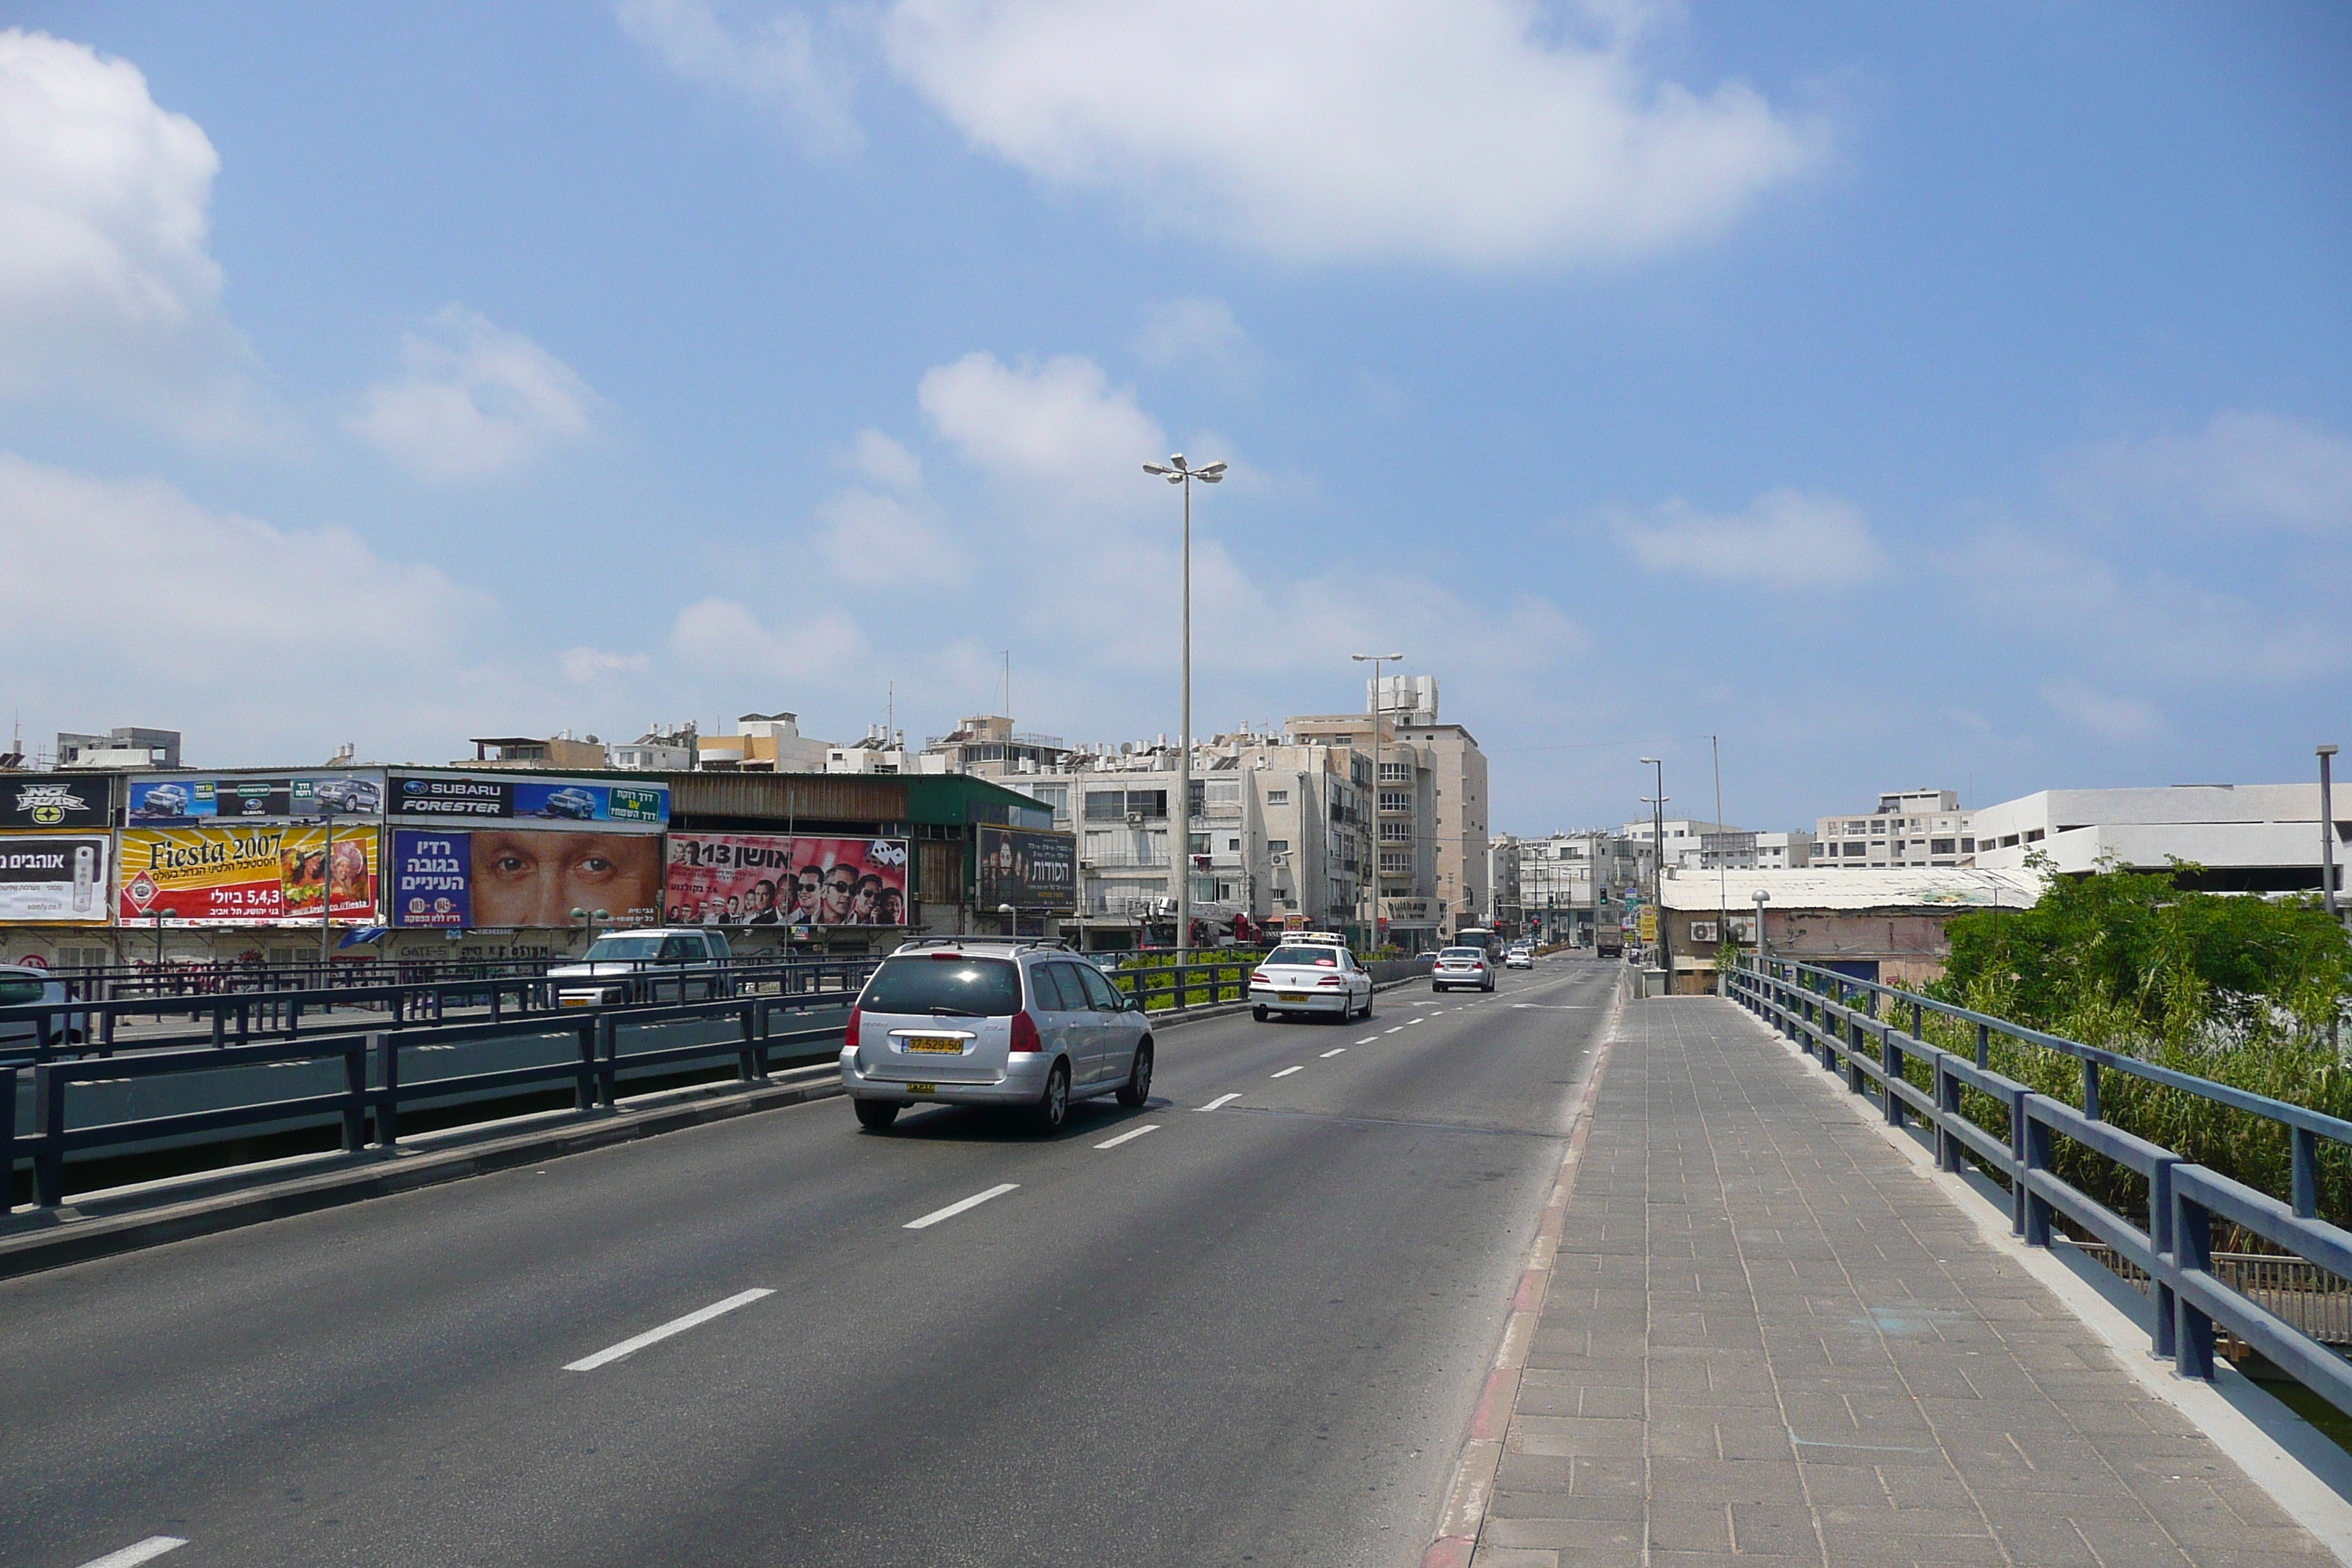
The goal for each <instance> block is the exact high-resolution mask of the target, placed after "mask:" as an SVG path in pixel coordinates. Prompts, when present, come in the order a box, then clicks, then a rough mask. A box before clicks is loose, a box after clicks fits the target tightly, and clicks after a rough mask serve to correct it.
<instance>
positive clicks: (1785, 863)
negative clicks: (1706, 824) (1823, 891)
mask: <svg viewBox="0 0 2352 1568" xmlns="http://www.w3.org/2000/svg"><path fill="white" fill-rule="evenodd" d="M1812 853H1813V836H1812V835H1811V834H1810V833H1804V832H1797V833H1743V832H1738V831H1736V830H1735V831H1733V832H1729V833H1708V834H1703V835H1701V836H1700V837H1699V847H1698V860H1697V863H1696V864H1697V869H1699V870H1702V871H1717V870H1722V871H1792V870H1801V869H1803V868H1805V867H1806V866H1808V865H1810V864H1811V860H1812ZM1682 864H1683V865H1684V866H1686V867H1687V866H1689V865H1691V864H1692V862H1691V861H1690V860H1689V859H1688V858H1685V859H1684V860H1683V861H1682Z"/></svg>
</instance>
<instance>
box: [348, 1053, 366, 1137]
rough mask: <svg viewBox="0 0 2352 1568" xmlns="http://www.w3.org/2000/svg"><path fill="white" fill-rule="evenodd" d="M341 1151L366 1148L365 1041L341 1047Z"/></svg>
mask: <svg viewBox="0 0 2352 1568" xmlns="http://www.w3.org/2000/svg"><path fill="white" fill-rule="evenodd" d="M342 1057H343V1097H344V1098H343V1152H344V1153H346V1154H356V1153H358V1152H360V1151H361V1150H362V1149H364V1148H366V1147H367V1104H368V1070H367V1069H368V1063H367V1046H366V1044H365V1042H359V1043H356V1044H352V1045H348V1046H345V1047H343V1050H342Z"/></svg>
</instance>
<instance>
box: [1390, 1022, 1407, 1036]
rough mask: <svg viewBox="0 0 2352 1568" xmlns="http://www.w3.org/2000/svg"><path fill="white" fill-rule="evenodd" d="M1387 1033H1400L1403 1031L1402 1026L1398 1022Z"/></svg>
mask: <svg viewBox="0 0 2352 1568" xmlns="http://www.w3.org/2000/svg"><path fill="white" fill-rule="evenodd" d="M1389 1033H1390V1034H1391V1035H1401V1034H1402V1033H1404V1026H1403V1025H1402V1024H1399V1025H1398V1026H1396V1027H1395V1028H1393V1029H1391V1030H1390V1031H1389Z"/></svg>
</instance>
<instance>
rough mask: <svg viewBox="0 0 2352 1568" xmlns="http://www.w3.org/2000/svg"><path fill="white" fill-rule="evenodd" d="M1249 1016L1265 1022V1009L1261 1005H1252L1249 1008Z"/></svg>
mask: <svg viewBox="0 0 2352 1568" xmlns="http://www.w3.org/2000/svg"><path fill="white" fill-rule="evenodd" d="M1250 1016H1251V1017H1253V1018H1255V1019H1256V1020H1257V1021H1258V1022H1259V1023H1261V1024H1263V1023H1265V1008H1263V1007H1253V1008H1251V1009H1250Z"/></svg>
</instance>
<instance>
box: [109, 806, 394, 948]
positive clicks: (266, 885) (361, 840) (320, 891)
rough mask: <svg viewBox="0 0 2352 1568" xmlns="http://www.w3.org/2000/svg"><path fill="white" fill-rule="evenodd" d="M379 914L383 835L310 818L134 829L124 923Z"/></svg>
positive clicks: (128, 844) (128, 839) (125, 855)
mask: <svg viewBox="0 0 2352 1568" xmlns="http://www.w3.org/2000/svg"><path fill="white" fill-rule="evenodd" d="M322 905H324V906H326V907H325V909H324V911H323V912H324V913H325V914H326V916H327V917H328V918H330V919H332V920H338V921H359V922H367V921H373V920H374V919H375V918H376V835H375V832H374V830H373V829H372V828H371V829H365V830H355V829H351V828H346V829H343V830H342V831H341V832H339V833H337V834H336V835H335V836H334V849H333V856H332V860H331V861H330V859H329V852H328V847H327V829H326V827H324V826H319V825H313V824H289V825H286V826H247V827H218V826H215V827H132V828H126V829H124V831H123V834H122V866H121V885H120V888H119V891H118V896H117V901H116V910H117V912H118V913H119V914H120V916H121V919H122V920H124V921H134V922H136V921H155V920H161V921H163V923H165V924H166V925H278V924H289V923H300V922H303V921H311V922H316V921H318V920H319V919H320V915H321V912H322V910H321V906H322Z"/></svg>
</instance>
